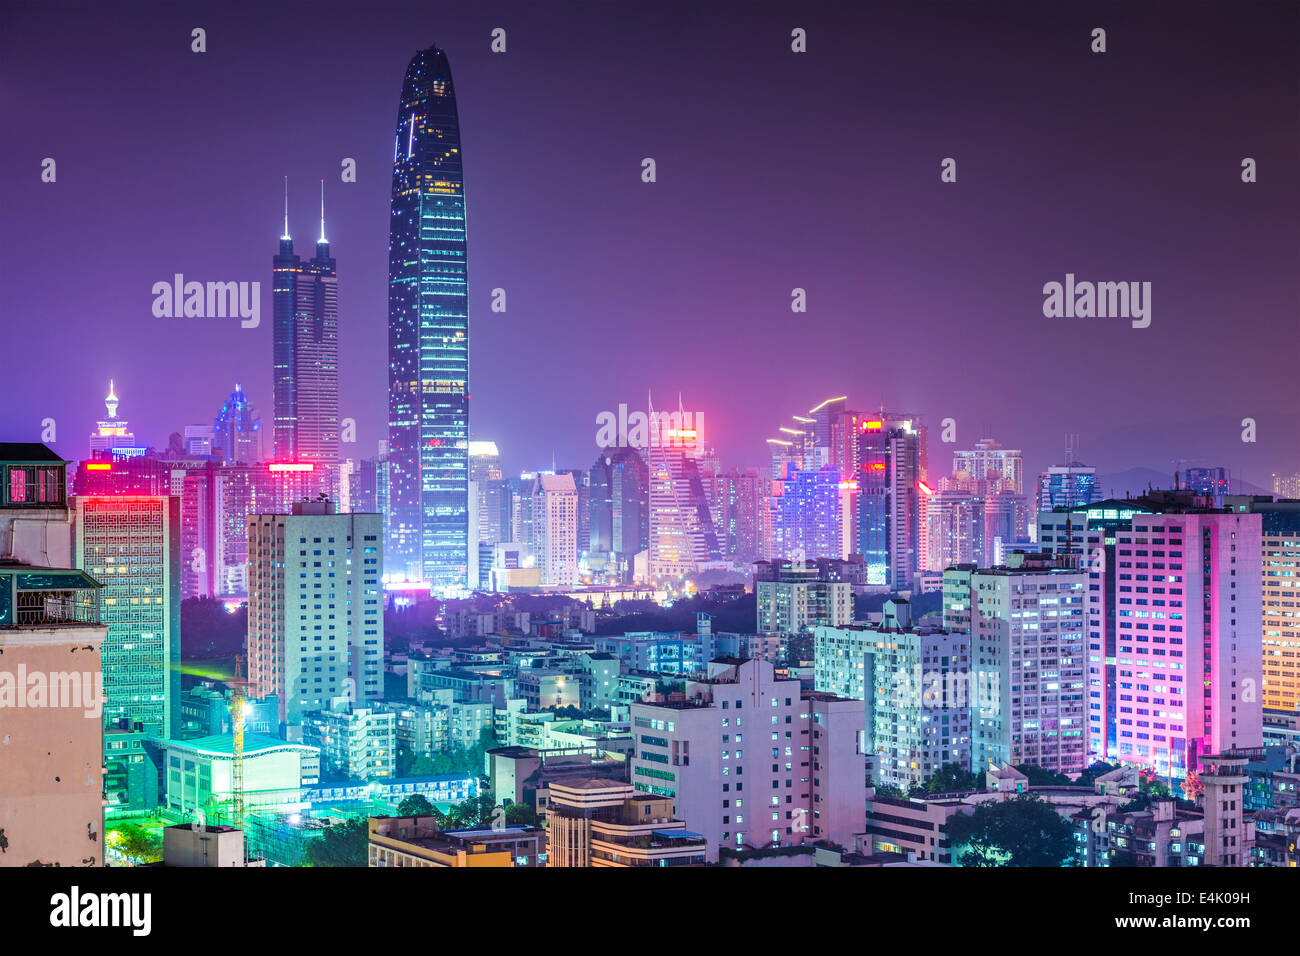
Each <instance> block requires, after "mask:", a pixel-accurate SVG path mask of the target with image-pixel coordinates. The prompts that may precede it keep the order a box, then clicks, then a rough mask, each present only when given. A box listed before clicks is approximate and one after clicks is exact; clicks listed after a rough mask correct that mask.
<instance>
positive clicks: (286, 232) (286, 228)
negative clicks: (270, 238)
mask: <svg viewBox="0 0 1300 956" xmlns="http://www.w3.org/2000/svg"><path fill="white" fill-rule="evenodd" d="M280 238H281V239H282V240H286V241H287V240H289V239H290V238H292V237H291V236H290V235H289V177H288V176H285V177H284V234H283V235H282V236H280Z"/></svg>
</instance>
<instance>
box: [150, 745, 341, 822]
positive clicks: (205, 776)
mask: <svg viewBox="0 0 1300 956" xmlns="http://www.w3.org/2000/svg"><path fill="white" fill-rule="evenodd" d="M164 747H165V749H166V755H167V756H166V760H167V766H166V774H165V776H164V782H165V785H166V790H167V797H166V804H165V805H166V807H167V809H169V810H172V811H174V812H176V813H180V814H186V813H190V814H193V813H196V812H202V813H204V814H212V813H214V812H216V813H218V814H219V813H221V812H222V811H228V810H229V807H230V802H231V799H232V796H233V793H234V785H233V780H234V763H235V758H234V741H233V738H232V737H231V735H230V734H218V735H215V736H212V737H199V738H197V739H195V740H168V741H165V742H164ZM319 781H320V751H319V750H317V749H316V748H315V747H308V746H306V745H304V744H295V743H289V742H288V741H284V740H276V739H275V738H273V737H263V736H261V735H260V734H245V735H244V806H245V807H246V808H248V809H249V810H253V809H257V808H258V807H275V808H278V809H279V808H294V807H297V808H301V807H303V806H305V805H306V802H305V801H306V794H305V792H304V788H306V787H311V786H314V785H315V784H317V783H319Z"/></svg>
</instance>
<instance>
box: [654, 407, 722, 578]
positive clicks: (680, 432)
mask: <svg viewBox="0 0 1300 956" xmlns="http://www.w3.org/2000/svg"><path fill="white" fill-rule="evenodd" d="M649 419H650V425H649V429H650V435H649V438H650V444H649V447H648V448H647V455H646V457H647V461H648V472H649V480H650V493H649V504H650V529H649V531H650V535H649V537H650V541H649V552H650V553H649V574H650V577H651V578H652V579H654V580H664V579H672V578H682V577H685V576H688V575H692V574H695V573H696V572H697V571H699V570H700V568H701V566H703V565H707V564H709V563H711V562H718V561H720V560H721V558H722V555H721V551H720V549H719V548H718V538H717V534H716V532H715V531H714V528H713V516H712V512H711V511H710V510H709V501H708V498H707V497H706V496H705V493H704V484H703V482H702V481H701V480H700V472H699V467H698V463H697V460H696V459H697V455H698V450H699V447H700V445H699V434H698V431H697V430H696V429H695V428H692V427H690V424H689V422H688V421H686V420H685V413H683V412H681V411H680V410H679V411H677V412H672V413H659V414H656V413H655V411H654V408H653V407H651V409H650V414H649Z"/></svg>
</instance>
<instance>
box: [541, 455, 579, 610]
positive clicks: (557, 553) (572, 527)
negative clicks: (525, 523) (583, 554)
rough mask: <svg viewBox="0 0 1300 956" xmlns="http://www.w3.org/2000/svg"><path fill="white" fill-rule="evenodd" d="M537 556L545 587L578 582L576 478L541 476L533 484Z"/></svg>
mask: <svg viewBox="0 0 1300 956" xmlns="http://www.w3.org/2000/svg"><path fill="white" fill-rule="evenodd" d="M532 515H533V522H532V524H533V556H534V557H535V558H536V560H537V567H538V569H539V570H540V571H541V583H542V586H543V587H548V586H549V587H573V586H575V585H576V584H577V583H578V488H577V485H575V484H574V481H573V475H571V474H568V473H565V474H560V475H538V476H537V478H536V480H535V482H534V484H533V510H532Z"/></svg>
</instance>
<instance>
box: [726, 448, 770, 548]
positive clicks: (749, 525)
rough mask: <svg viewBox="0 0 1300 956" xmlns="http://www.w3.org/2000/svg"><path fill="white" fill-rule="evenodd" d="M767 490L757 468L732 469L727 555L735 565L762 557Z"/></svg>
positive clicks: (765, 483)
mask: <svg viewBox="0 0 1300 956" xmlns="http://www.w3.org/2000/svg"><path fill="white" fill-rule="evenodd" d="M767 491H768V479H767V478H766V477H765V476H763V475H760V474H759V473H758V469H756V468H746V469H745V471H744V472H739V471H736V470H734V469H733V470H732V472H731V493H732V503H731V514H730V517H729V521H730V523H729V526H728V529H727V553H728V554H729V555H731V556H732V557H733V558H734V559H735V562H736V563H737V564H741V565H744V564H750V563H753V562H754V561H757V560H758V559H759V557H760V556H761V554H760V552H761V550H762V542H763V534H764V518H763V516H764V513H765V495H766V494H767Z"/></svg>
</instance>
